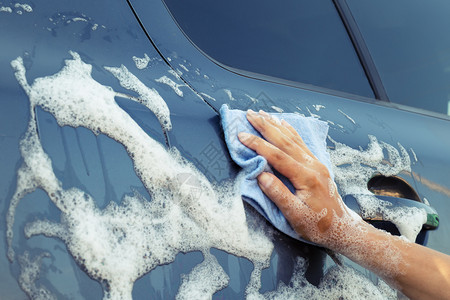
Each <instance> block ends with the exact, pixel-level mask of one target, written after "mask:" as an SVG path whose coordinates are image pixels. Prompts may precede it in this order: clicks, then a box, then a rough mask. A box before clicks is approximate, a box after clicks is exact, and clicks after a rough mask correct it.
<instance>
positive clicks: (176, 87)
mask: <svg viewBox="0 0 450 300" xmlns="http://www.w3.org/2000/svg"><path fill="white" fill-rule="evenodd" d="M155 81H156V82H159V83H163V84H165V85H168V86H169V87H170V88H172V90H173V91H174V92H175V94H177V95H178V96H180V97H183V91H182V90H180V87H182V86H184V84H177V83H176V82H175V81H173V80H172V79H170V78H169V77H167V76H162V77H161V78H158V79H156V80H155Z"/></svg>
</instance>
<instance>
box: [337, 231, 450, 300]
mask: <svg viewBox="0 0 450 300" xmlns="http://www.w3.org/2000/svg"><path fill="white" fill-rule="evenodd" d="M351 230H352V231H354V228H352V229H351ZM353 234H355V233H353ZM339 248H340V249H337V251H339V252H340V253H342V254H343V255H345V256H347V257H348V258H350V259H351V260H353V261H354V262H356V263H358V264H360V265H362V266H363V267H365V268H367V269H370V270H372V271H373V272H374V273H376V274H378V275H379V276H380V277H382V278H384V279H385V280H386V281H387V282H388V283H390V284H391V285H393V286H394V287H395V288H397V289H399V290H400V291H401V292H403V293H404V294H405V295H406V296H408V297H409V298H411V299H450V288H449V287H450V256H448V255H445V254H442V253H440V252H437V251H434V250H432V249H429V248H426V247H423V246H421V245H418V244H415V243H411V242H408V241H405V240H403V239H401V238H399V237H396V236H392V235H390V234H389V233H386V232H384V231H381V230H378V229H376V228H374V227H372V226H371V225H369V224H365V225H361V228H360V229H359V233H358V234H356V236H355V238H354V239H350V240H349V242H347V243H346V244H342V245H340V247H339Z"/></svg>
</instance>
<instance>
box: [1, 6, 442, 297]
mask: <svg viewBox="0 0 450 300" xmlns="http://www.w3.org/2000/svg"><path fill="white" fill-rule="evenodd" d="M29 4H30V6H31V7H32V12H26V11H24V10H21V11H22V13H21V14H19V13H18V11H19V8H15V7H14V6H13V5H11V7H12V12H11V13H8V12H0V44H1V45H2V50H1V52H0V74H1V76H0V78H1V80H0V154H1V155H0V168H1V171H0V212H1V214H2V217H1V218H0V219H1V220H4V216H6V213H7V209H8V205H9V202H10V199H11V197H12V195H13V193H14V190H15V188H16V176H17V174H16V173H17V170H18V168H19V167H20V165H21V163H22V159H21V156H20V153H19V140H20V139H21V138H22V137H23V135H24V133H25V131H26V127H27V120H28V118H29V115H30V112H29V103H28V101H29V100H28V98H27V96H26V94H25V92H24V91H23V90H22V88H21V87H20V85H19V83H18V82H17V80H16V78H15V77H14V71H13V69H12V68H11V66H10V62H11V61H12V60H14V59H15V58H17V57H18V56H21V57H23V59H24V65H25V67H26V69H27V79H28V82H30V83H31V82H33V80H34V79H35V78H38V77H43V76H49V75H52V74H54V73H56V72H58V71H59V70H60V69H61V67H62V66H63V65H64V60H65V59H68V58H70V55H69V51H70V50H71V51H76V52H77V53H79V54H80V56H81V58H82V59H83V61H85V62H86V63H89V64H91V65H92V66H93V71H92V77H93V78H94V79H95V80H96V81H98V82H100V83H101V84H102V85H104V86H110V87H112V88H113V89H114V90H115V91H118V92H122V93H129V91H128V90H126V89H124V88H123V87H121V86H120V85H119V82H118V81H117V79H116V78H114V77H113V76H112V75H111V74H110V73H109V72H107V71H106V70H105V69H104V67H105V66H113V67H120V66H121V65H124V66H126V67H127V68H128V69H129V70H130V71H131V72H132V73H133V74H134V75H136V76H137V77H138V78H139V79H140V80H141V81H142V82H143V83H144V84H145V85H147V86H148V87H150V88H154V89H156V90H157V91H158V93H159V94H160V95H161V97H163V99H164V100H165V102H166V103H167V105H168V107H169V109H170V112H171V120H172V125H173V128H172V130H171V131H169V132H164V131H163V130H162V129H161V126H160V124H159V122H158V120H157V119H156V117H155V115H154V114H152V113H151V112H149V111H148V110H147V109H144V108H143V107H142V105H139V104H137V103H135V102H132V101H130V100H129V99H125V98H120V97H117V102H118V104H119V105H120V107H121V108H122V109H123V110H125V111H126V112H127V113H128V114H129V115H130V116H131V117H132V118H133V119H134V121H136V122H137V123H138V125H139V126H140V127H141V128H143V129H144V131H145V132H146V133H147V134H148V135H149V136H150V137H151V138H153V139H154V140H156V141H158V142H159V143H161V144H162V145H165V147H167V148H169V147H176V148H177V149H178V150H179V151H180V153H181V154H182V156H183V157H185V158H186V159H188V160H189V161H191V162H192V163H193V164H194V165H195V166H196V167H197V168H198V169H199V170H200V171H202V172H203V173H204V174H205V176H206V177H207V178H208V179H209V180H210V181H211V182H213V183H219V184H221V183H225V182H227V181H228V180H229V179H233V178H234V177H235V176H236V174H237V172H238V171H239V170H238V167H237V166H236V165H235V164H233V163H232V162H231V159H230V157H229V155H228V152H227V149H226V146H225V144H224V141H223V138H222V133H221V128H220V124H219V116H218V114H217V110H218V109H219V108H220V106H221V105H222V104H223V103H227V104H229V105H230V106H231V107H232V108H239V109H248V108H252V109H254V110H258V109H264V110H267V111H274V110H275V109H282V110H283V111H284V112H298V113H301V114H304V115H307V116H308V115H315V116H317V117H319V118H320V119H322V120H325V121H329V124H330V138H332V139H333V140H335V141H338V142H340V143H344V144H346V145H348V146H350V147H352V148H358V147H363V148H365V147H367V144H368V143H369V138H368V135H374V136H376V137H377V138H378V139H379V140H380V141H384V142H386V143H389V144H392V145H397V143H400V144H401V145H402V146H403V147H405V149H407V150H408V151H409V154H410V156H411V157H416V158H417V159H416V160H412V161H413V164H412V172H411V173H408V174H400V175H401V177H402V178H404V179H405V180H406V181H407V182H408V183H409V184H410V185H411V186H412V187H413V188H414V189H415V190H416V191H417V193H418V194H419V195H420V197H422V198H424V197H425V198H427V199H428V201H429V202H430V204H431V205H432V206H433V207H434V208H435V209H436V210H437V211H438V213H439V214H440V216H441V220H440V222H441V223H440V227H439V228H438V229H437V230H436V231H433V232H430V233H429V237H428V246H429V247H431V248H434V249H437V250H439V251H443V252H445V253H450V241H449V240H448V236H450V221H449V220H448V218H447V216H450V201H449V199H450V189H449V187H450V176H448V175H449V171H448V170H449V167H450V156H449V155H448V149H449V148H450V138H449V137H450V136H449V132H450V123H449V121H448V120H447V119H440V118H436V117H433V116H429V115H426V114H424V113H423V112H422V113H418V112H411V111H408V110H407V109H405V108H402V107H401V108H398V107H396V106H394V105H389V104H388V105H382V104H379V103H377V102H375V101H373V100H369V99H365V98H358V97H355V96H351V95H349V98H350V99H348V98H346V97H344V96H343V95H342V94H340V93H337V94H338V95H334V94H333V93H332V92H331V91H329V90H325V89H321V88H316V87H313V86H308V85H303V86H290V85H286V84H279V83H276V82H270V81H264V80H257V79H254V78H251V76H249V75H248V74H246V75H244V76H243V75H240V74H236V73H235V72H232V71H229V70H227V69H224V68H223V67H221V66H219V65H217V64H215V63H214V62H212V61H211V60H209V59H208V58H207V57H205V56H204V55H203V54H202V53H201V52H199V51H198V49H196V48H195V47H194V46H193V45H192V44H191V43H190V42H189V41H188V40H187V39H186V37H185V36H184V35H183V33H182V32H181V31H180V30H179V28H178V27H177V25H176V24H175V23H174V21H173V19H172V18H171V16H170V14H169V13H168V11H167V9H166V7H165V6H164V4H163V3H162V2H157V1H140V0H137V1H132V6H133V8H134V9H135V10H136V12H137V15H138V17H139V20H140V21H141V22H142V24H143V26H144V28H145V31H144V30H143V28H142V27H141V26H140V24H139V22H138V20H137V19H136V16H135V15H134V14H133V11H132V10H131V9H130V6H129V5H128V4H127V3H125V2H120V1H96V2H93V3H91V2H89V3H87V2H85V1H55V2H52V3H43V2H42V3H41V2H39V3H37V2H36V3H29ZM146 34H148V36H147V35H146ZM149 37H150V38H151V40H150V39H149ZM155 46H156V48H155ZM145 55H147V56H148V57H149V58H150V61H149V64H148V66H147V67H146V68H143V69H139V68H138V67H137V66H136V64H135V61H134V60H133V56H136V57H138V58H143V57H145ZM183 67H184V68H183ZM169 71H171V72H172V73H171V72H169ZM173 71H175V72H177V71H178V74H179V75H178V76H175V75H173ZM163 76H167V77H169V78H170V79H171V80H172V81H173V82H175V83H176V84H177V85H178V88H179V90H180V91H182V96H180V93H179V92H178V93H177V92H176V90H174V89H173V88H171V87H169V86H168V85H166V84H163V83H161V82H160V81H157V80H158V79H160V78H161V77H163ZM355 98H358V99H359V100H355ZM255 100H256V101H255ZM36 114H37V119H38V127H39V135H40V138H41V141H42V144H43V147H44V149H45V151H46V152H47V153H48V154H49V156H50V158H51V159H52V161H53V168H54V170H55V173H56V175H57V176H58V178H60V179H61V180H62V181H63V182H64V184H65V185H66V186H65V187H71V186H72V187H76V188H79V189H82V190H84V191H86V192H87V193H89V194H91V195H93V196H94V198H95V199H97V203H96V205H97V206H98V207H99V208H100V209H102V208H104V207H105V206H106V205H107V204H108V203H109V202H110V201H113V202H116V203H119V202H120V201H121V199H122V198H123V196H124V195H129V194H132V193H133V191H135V190H137V191H139V192H140V193H141V194H143V195H144V196H145V197H146V198H147V199H148V198H150V196H149V195H148V194H147V193H146V190H145V188H144V186H143V184H142V182H141V181H140V180H139V178H138V177H137V176H136V173H135V170H134V169H133V165H132V162H131V159H130V157H129V156H128V154H127V152H126V151H125V149H124V147H123V146H122V145H121V144H119V143H117V142H116V141H114V140H113V139H111V138H110V137H108V136H105V135H95V134H93V133H92V132H91V131H89V130H87V129H85V128H72V127H69V126H64V127H61V126H59V125H58V124H57V122H56V120H55V118H54V117H53V116H52V115H51V114H50V113H48V112H46V111H44V110H42V109H39V108H38V109H37V111H36ZM331 146H332V143H331V141H330V147H331ZM413 153H414V154H413ZM247 210H248V212H249V213H252V212H251V210H250V209H247ZM37 216H39V218H42V219H48V220H54V221H57V220H58V219H59V218H60V212H59V211H58V209H57V208H56V207H55V206H54V205H53V204H52V203H51V201H49V198H48V196H47V195H46V194H45V193H44V192H43V191H41V190H37V191H36V192H34V193H32V194H30V195H27V196H26V197H25V198H24V199H23V200H22V202H21V203H20V205H19V207H18V209H17V215H16V221H15V224H14V233H15V238H14V240H13V247H14V248H15V249H16V251H17V252H19V253H24V252H25V251H28V252H29V253H30V254H31V255H32V256H34V255H39V254H40V253H42V252H43V251H46V252H49V253H51V257H50V258H45V259H43V263H42V273H41V277H40V279H39V283H40V284H42V285H44V286H46V287H47V288H48V289H50V290H51V291H52V292H53V293H54V294H55V295H56V296H57V298H63V299H64V298H71V299H99V298H101V297H102V288H101V285H100V283H98V282H96V281H94V280H92V279H91V278H89V277H88V276H87V275H86V273H85V272H83V270H82V268H81V267H80V266H79V265H77V264H76V263H75V261H74V259H73V258H72V257H71V255H70V253H69V252H68V251H67V249H66V247H65V245H64V243H63V242H62V241H60V240H58V239H53V238H47V237H45V236H34V237H32V238H30V239H27V238H25V236H24V234H23V232H24V227H25V224H26V223H28V222H30V221H33V220H35V219H36V217H37ZM5 231H6V224H5V222H3V221H2V222H1V223H0V270H1V271H0V290H1V291H2V297H5V299H17V298H19V299H21V298H24V297H25V294H24V292H23V291H22V290H21V289H20V287H19V284H18V279H19V275H20V265H19V263H18V262H17V261H15V262H14V263H10V262H9V261H8V259H7V255H6V251H7V246H6V237H5ZM273 242H274V245H275V249H274V252H273V254H272V258H271V266H270V268H268V269H266V270H264V271H263V273H262V286H263V288H262V290H261V292H264V291H269V290H273V289H275V288H276V286H277V284H278V283H279V281H280V280H281V281H284V282H286V283H288V282H289V280H290V278H291V275H292V273H293V269H294V261H295V260H296V258H297V257H305V258H307V259H308V260H309V265H308V267H307V270H306V274H305V277H306V278H307V279H308V280H309V281H310V282H311V283H313V284H317V283H318V282H319V281H320V278H321V276H322V275H323V272H324V267H325V266H326V265H327V264H331V263H330V262H329V261H330V259H329V258H326V254H325V252H324V251H323V250H322V249H320V248H317V247H314V246H311V245H306V244H304V243H301V242H298V241H295V240H292V239H290V238H287V237H285V236H283V235H282V234H275V235H274V237H273ZM211 253H212V254H213V255H214V256H215V257H216V258H217V260H218V261H219V263H220V264H221V266H222V267H223V268H224V270H225V271H226V272H227V273H228V275H229V276H230V283H229V285H228V287H227V288H225V289H223V290H221V291H219V292H218V293H216V294H215V295H214V298H217V299H220V298H243V297H244V294H245V286H246V284H247V283H248V281H249V277H250V273H251V271H252V269H253V266H252V264H251V263H250V262H249V261H248V260H247V259H245V258H241V257H237V256H234V255H231V254H228V253H226V252H224V251H221V250H216V249H211ZM201 260H202V255H201V254H200V253H199V252H190V253H185V254H184V253H180V254H178V256H177V258H176V260H175V261H174V262H173V263H171V264H168V265H163V266H159V267H157V268H156V269H154V270H153V271H151V272H150V273H148V274H146V275H145V276H143V277H142V278H140V279H139V280H138V281H137V282H136V283H135V285H134V289H133V298H135V299H146V298H148V297H149V295H152V298H157V299H165V298H174V297H175V295H176V294H177V291H178V288H179V286H180V284H181V274H186V273H188V272H190V270H192V268H193V267H194V266H195V265H197V264H198V263H199V262H200V261H201Z"/></svg>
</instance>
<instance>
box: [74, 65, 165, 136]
mask: <svg viewBox="0 0 450 300" xmlns="http://www.w3.org/2000/svg"><path fill="white" fill-rule="evenodd" d="M78 58H79V57H78ZM105 69H106V70H108V71H109V72H111V74H113V75H114V77H116V78H117V79H118V80H119V82H120V85H121V86H122V87H124V88H126V89H128V90H131V91H133V92H136V93H138V94H139V98H138V101H139V102H140V103H141V104H142V105H145V106H146V107H147V108H148V109H150V110H151V111H152V112H153V113H154V114H155V115H156V117H157V118H158V120H159V122H160V123H161V126H162V127H163V128H164V129H166V130H170V129H172V123H171V121H170V111H169V108H168V107H167V104H166V102H165V101H164V99H163V98H162V97H161V96H160V95H159V93H158V91H157V90H155V89H150V88H148V87H147V86H146V85H144V84H143V83H142V82H141V81H140V80H139V79H138V78H137V77H136V76H134V75H133V74H132V73H131V72H130V71H128V69H127V68H126V67H125V66H124V65H122V66H121V67H120V68H116V67H105Z"/></svg>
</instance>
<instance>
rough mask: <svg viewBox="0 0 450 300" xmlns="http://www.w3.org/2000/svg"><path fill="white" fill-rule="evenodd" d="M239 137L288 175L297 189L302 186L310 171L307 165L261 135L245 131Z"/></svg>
mask: <svg viewBox="0 0 450 300" xmlns="http://www.w3.org/2000/svg"><path fill="white" fill-rule="evenodd" d="M238 137H239V140H240V141H241V143H242V144H244V145H245V146H246V147H248V148H250V149H252V150H254V151H255V152H256V153H258V154H259V155H261V156H263V157H265V158H266V159H267V161H268V162H269V164H270V165H272V166H273V167H274V168H275V169H276V170H278V172H280V173H281V174H283V175H284V176H286V177H287V178H288V179H289V180H290V181H291V182H292V184H293V185H294V187H295V188H296V189H301V188H302V182H304V181H305V180H307V177H308V176H307V174H308V173H309V172H308V170H306V168H305V166H303V165H302V164H301V163H299V162H298V161H297V160H295V159H294V158H292V157H291V156H290V155H288V154H286V153H285V152H283V151H282V150H280V149H279V148H277V147H275V146H274V145H272V144H271V143H269V142H267V141H265V140H264V139H262V138H260V137H257V136H255V135H253V134H249V133H245V132H241V133H239V134H238ZM300 174H302V176H301V177H300Z"/></svg>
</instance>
